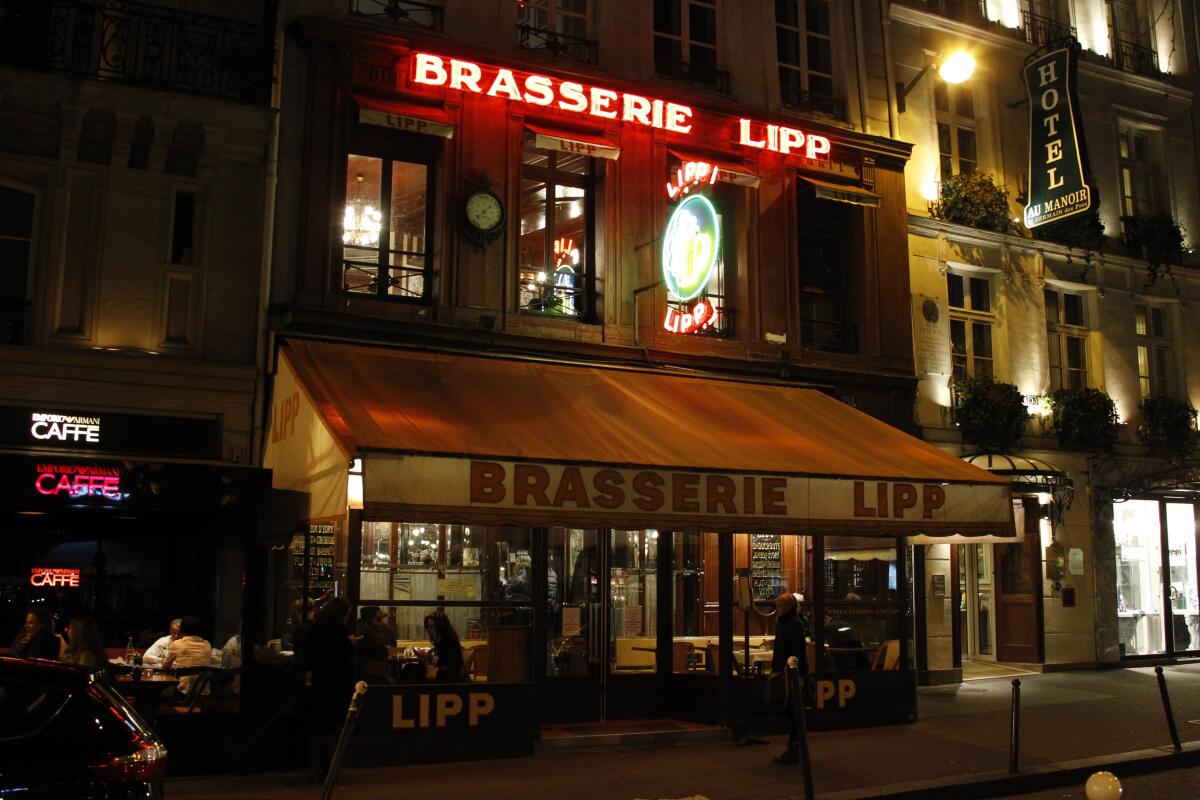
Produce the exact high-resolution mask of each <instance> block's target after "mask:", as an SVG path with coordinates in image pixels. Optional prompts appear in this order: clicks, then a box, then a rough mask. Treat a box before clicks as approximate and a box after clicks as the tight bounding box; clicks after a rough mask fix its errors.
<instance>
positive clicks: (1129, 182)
mask: <svg viewBox="0 0 1200 800" xmlns="http://www.w3.org/2000/svg"><path fill="white" fill-rule="evenodd" d="M1117 143H1118V150H1119V153H1120V157H1121V213H1122V214H1123V215H1124V216H1127V217H1132V216H1135V215H1137V214H1150V213H1153V212H1154V210H1155V206H1156V205H1157V204H1156V203H1155V194H1156V191H1157V190H1156V186H1155V184H1156V180H1155V177H1156V175H1155V173H1156V172H1157V171H1158V170H1157V169H1156V165H1155V163H1154V154H1153V147H1152V144H1153V142H1152V140H1151V137H1150V133H1149V131H1146V130H1139V129H1138V128H1134V127H1132V126H1128V125H1122V126H1121V130H1120V132H1119V133H1118V134H1117Z"/></svg>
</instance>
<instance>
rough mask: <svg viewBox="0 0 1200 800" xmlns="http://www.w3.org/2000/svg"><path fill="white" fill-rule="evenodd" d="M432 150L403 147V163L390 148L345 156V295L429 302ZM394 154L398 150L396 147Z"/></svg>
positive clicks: (343, 217) (425, 147) (425, 144)
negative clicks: (390, 153) (391, 154)
mask: <svg viewBox="0 0 1200 800" xmlns="http://www.w3.org/2000/svg"><path fill="white" fill-rule="evenodd" d="M417 138H418V139H420V138H425V139H428V138H430V137H417ZM405 140H407V139H405ZM430 147H431V145H429V144H428V143H423V144H422V146H421V147H414V148H404V152H405V154H406V157H405V158H403V159H400V158H392V157H390V156H389V155H387V153H389V152H390V151H391V150H392V149H393V147H391V146H383V147H379V148H376V147H364V148H363V151H362V152H352V153H350V154H349V155H347V156H346V186H345V195H344V207H343V208H342V210H341V214H340V216H341V218H342V289H343V291H345V292H347V293H349V294H353V295H365V296H373V297H379V298H385V299H389V300H412V301H421V300H427V299H428V298H429V296H430V292H431V290H432V282H431V279H430V278H431V269H432V263H431V258H430V257H431V255H432V250H431V246H430V235H429V233H430V231H429V228H430V221H431V219H432V208H433V206H432V203H431V202H430V198H431V197H432V195H433V168H432V157H431V155H430V152H431V151H430V150H429V148H430ZM394 149H396V150H397V151H399V147H398V146H396V147H395V148H394ZM422 154H424V155H422ZM413 156H417V158H413Z"/></svg>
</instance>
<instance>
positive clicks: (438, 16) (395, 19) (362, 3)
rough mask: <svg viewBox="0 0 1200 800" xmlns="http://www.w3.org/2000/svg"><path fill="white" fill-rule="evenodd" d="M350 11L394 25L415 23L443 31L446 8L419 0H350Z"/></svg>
mask: <svg viewBox="0 0 1200 800" xmlns="http://www.w3.org/2000/svg"><path fill="white" fill-rule="evenodd" d="M350 13H351V14H354V15H356V16H360V17H368V18H371V19H380V20H388V21H389V22H391V23H392V24H393V25H415V26H417V27H418V28H424V29H425V30H427V31H438V32H441V30H442V25H443V23H444V22H445V13H446V10H445V9H444V8H442V7H441V6H439V5H434V4H433V3H421V2H418V0H350Z"/></svg>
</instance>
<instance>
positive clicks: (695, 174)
mask: <svg viewBox="0 0 1200 800" xmlns="http://www.w3.org/2000/svg"><path fill="white" fill-rule="evenodd" d="M719 173H720V171H719V170H718V169H717V165H716V164H709V163H708V162H707V161H688V162H687V163H685V164H683V165H681V166H680V167H679V169H677V170H676V171H675V180H674V181H667V197H669V198H670V199H672V200H674V199H675V198H676V197H678V196H679V195H681V194H687V193H688V192H689V191H690V190H691V188H692V187H693V186H700V185H708V186H711V185H712V184H714V183H716V182H717V175H718V174H719Z"/></svg>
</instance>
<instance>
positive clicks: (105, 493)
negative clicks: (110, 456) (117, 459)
mask: <svg viewBox="0 0 1200 800" xmlns="http://www.w3.org/2000/svg"><path fill="white" fill-rule="evenodd" d="M33 487H34V488H35V489H37V491H38V493H39V494H44V495H47V496H49V497H55V496H57V495H61V494H65V495H68V496H70V497H107V498H108V499H110V500H121V499H124V497H125V495H124V494H123V493H122V492H121V470H120V468H119V467H104V466H97V465H93V464H38V465H37V477H36V478H34V481H33Z"/></svg>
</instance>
